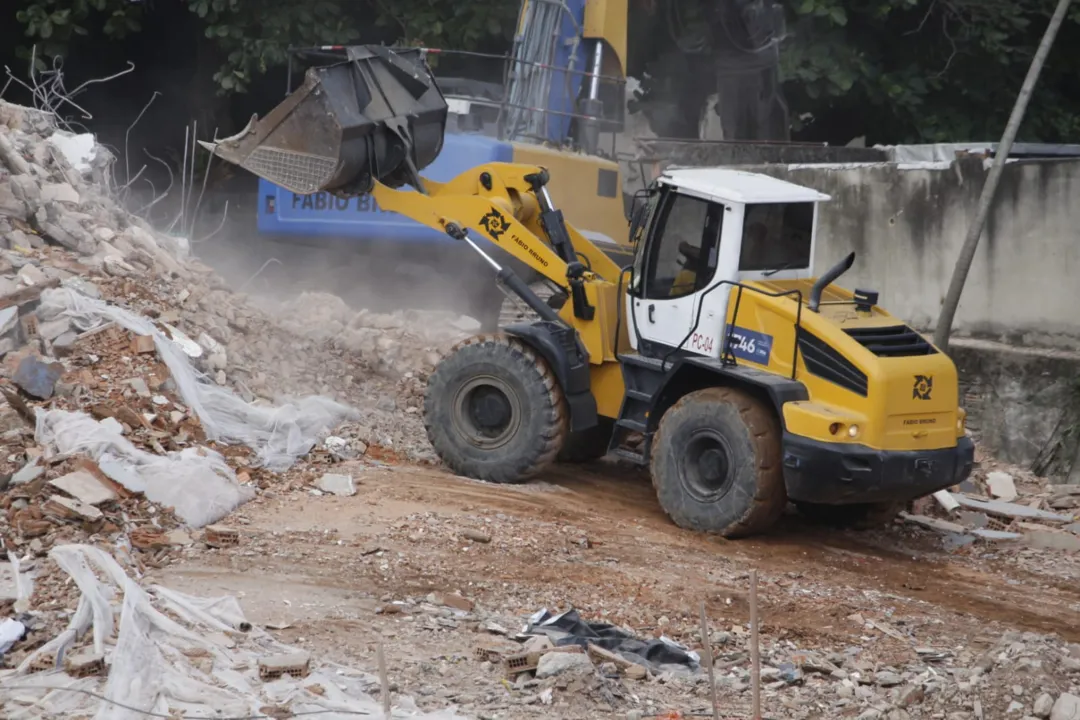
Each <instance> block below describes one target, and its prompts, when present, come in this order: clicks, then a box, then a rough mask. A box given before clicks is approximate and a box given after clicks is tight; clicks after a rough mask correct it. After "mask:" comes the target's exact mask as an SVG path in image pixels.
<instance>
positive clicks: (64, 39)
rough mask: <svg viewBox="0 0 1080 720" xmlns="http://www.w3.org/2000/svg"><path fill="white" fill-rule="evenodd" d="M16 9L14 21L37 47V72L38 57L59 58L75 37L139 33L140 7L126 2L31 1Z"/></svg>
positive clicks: (121, 35) (21, 4)
mask: <svg viewBox="0 0 1080 720" xmlns="http://www.w3.org/2000/svg"><path fill="white" fill-rule="evenodd" d="M17 7H19V9H18V10H16V11H15V19H16V20H17V21H18V22H19V23H20V24H21V25H22V26H23V27H24V28H25V34H26V37H27V38H30V39H31V41H32V43H33V44H35V45H36V46H37V49H38V52H37V57H38V60H39V63H38V65H39V68H41V67H44V61H43V60H41V58H42V57H51V56H56V55H63V54H64V51H65V50H66V49H67V45H68V43H69V42H70V41H71V40H72V39H73V38H74V37H75V36H80V35H90V34H91V33H93V32H100V33H101V34H103V35H104V36H105V37H107V38H109V39H121V38H123V37H125V36H127V35H129V34H131V33H135V32H138V31H139V30H141V29H142V23H141V18H142V13H143V5H142V3H133V2H129V0H34V1H33V2H19V3H18V4H17ZM24 54H25V53H24Z"/></svg>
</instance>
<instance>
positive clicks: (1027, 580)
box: [156, 463, 1080, 718]
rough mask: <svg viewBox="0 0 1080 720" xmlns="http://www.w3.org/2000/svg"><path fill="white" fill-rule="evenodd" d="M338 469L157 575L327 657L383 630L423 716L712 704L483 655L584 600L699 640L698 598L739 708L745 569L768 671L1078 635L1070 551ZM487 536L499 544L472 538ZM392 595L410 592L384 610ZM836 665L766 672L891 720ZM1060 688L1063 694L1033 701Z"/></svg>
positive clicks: (599, 468) (813, 695) (1077, 590)
mask: <svg viewBox="0 0 1080 720" xmlns="http://www.w3.org/2000/svg"><path fill="white" fill-rule="evenodd" d="M333 472H346V473H351V474H352V475H353V477H354V478H355V480H356V484H357V490H358V492H357V494H356V495H355V496H352V497H337V496H330V495H321V496H317V495H315V494H313V493H314V492H318V491H312V490H311V489H310V488H297V489H294V490H292V491H282V492H280V493H273V492H270V493H264V495H263V496H261V497H260V499H258V500H256V501H255V502H253V503H251V504H249V505H247V506H245V507H244V508H242V509H241V511H240V513H238V514H237V515H236V516H234V517H233V518H231V519H230V521H229V524H232V525H235V526H237V527H240V528H241V529H242V541H241V544H240V546H239V547H236V548H232V549H226V550H211V549H206V548H203V547H202V546H200V545H193V546H191V548H189V549H188V550H187V551H186V552H185V553H184V554H183V555H182V557H181V558H180V559H179V560H178V561H177V562H175V563H173V564H172V565H170V566H168V567H167V568H165V569H164V570H162V571H161V576H160V577H159V578H156V579H158V580H160V581H161V582H162V583H164V584H166V585H169V586H172V587H175V588H176V589H180V590H185V591H189V592H193V593H197V594H200V595H220V594H235V595H238V596H239V597H240V598H241V604H242V605H243V607H244V609H245V611H246V612H247V614H248V615H249V618H250V619H251V620H252V621H253V622H255V623H258V624H262V625H265V626H270V627H280V628H281V629H280V630H279V631H277V632H276V634H277V635H278V636H279V637H280V639H281V640H283V641H285V642H289V643H295V644H297V645H299V646H301V647H304V648H306V649H309V650H311V651H312V653H313V654H314V655H315V656H318V657H325V658H327V659H332V660H336V661H341V662H350V663H352V664H354V665H358V666H361V667H368V668H372V667H374V653H375V645H376V643H379V642H381V643H383V644H384V647H385V652H386V653H387V656H388V658H389V668H390V678H391V681H393V682H394V684H395V686H396V688H397V689H398V690H399V691H400V692H403V693H406V694H409V695H412V696H413V697H414V698H416V699H417V701H418V703H419V704H420V706H421V707H431V708H434V707H437V706H441V705H445V704H448V703H455V704H458V705H460V706H461V707H462V709H463V710H464V711H465V712H469V713H477V716H478V717H490V718H512V717H520V716H523V715H529V714H536V715H539V716H544V717H565V718H579V717H580V718H587V717H595V716H597V715H598V714H602V715H611V714H615V715H617V716H619V717H622V716H625V714H626V713H627V712H630V711H633V710H635V709H637V711H638V712H641V713H644V714H645V715H648V714H649V713H655V714H659V713H662V712H669V711H681V712H684V713H687V712H691V713H692V712H695V711H699V712H700V711H703V710H704V709H705V708H706V707H707V703H708V699H707V696H708V691H707V686H706V685H705V684H703V683H704V681H703V680H702V679H698V680H689V681H687V680H685V679H679V678H673V677H667V678H665V677H660V678H653V679H652V680H651V681H640V682H637V683H633V682H631V681H629V680H620V681H612V680H607V681H606V684H605V683H604V682H602V683H600V685H599V686H597V685H596V684H595V682H594V684H593V685H591V686H590V685H589V684H587V683H582V682H580V681H579V682H578V684H577V686H575V685H573V684H568V683H567V682H565V681H563V682H562V683H558V684H556V686H555V688H554V690H555V691H556V692H555V693H554V695H553V696H552V695H548V696H547V697H543V696H542V695H538V694H537V692H536V691H537V689H539V688H541V687H543V686H542V685H537V681H535V680H533V681H532V683H533V685H532V686H530V685H529V683H528V682H522V681H518V682H516V683H514V682H507V681H505V680H504V679H503V674H502V671H501V669H500V668H499V667H498V666H494V665H491V664H487V663H484V664H482V663H480V662H478V661H476V660H475V659H473V650H474V648H475V647H477V646H478V645H484V644H490V643H491V642H502V643H503V644H506V643H507V641H506V639H505V638H499V637H498V636H496V635H492V634H491V633H489V632H486V631H485V630H484V627H485V626H486V625H487V624H488V623H491V622H495V623H497V625H499V626H501V627H502V628H505V629H507V630H509V631H510V632H511V633H514V632H517V631H518V630H519V629H520V628H521V627H522V626H523V624H524V622H525V620H526V618H527V617H528V616H529V615H531V614H532V613H534V612H535V611H537V610H539V609H541V608H548V609H551V610H553V611H554V610H556V609H560V610H561V609H567V608H571V607H572V608H576V609H577V610H578V611H579V612H580V614H581V616H582V617H583V618H584V619H586V620H590V621H603V622H610V623H616V624H619V625H624V626H628V627H629V628H632V629H634V630H635V632H637V633H638V634H639V635H640V636H642V637H651V636H654V635H659V634H661V633H663V634H665V635H667V636H668V637H670V638H673V639H675V640H677V641H679V642H682V643H684V644H686V645H687V646H690V647H694V648H700V647H701V643H700V641H699V637H700V635H699V633H698V628H699V608H700V603H701V602H702V601H704V602H705V605H706V608H707V614H708V618H709V622H710V625H711V630H712V631H713V632H712V646H713V649H714V650H715V651H716V652H717V653H718V659H717V667H718V668H724V667H725V666H726V667H727V668H728V669H729V670H730V672H728V673H726V674H725V673H724V672H721V673H720V675H721V678H720V682H719V685H720V689H719V697H720V706H721V708H722V709H723V712H724V713H725V717H726V716H731V717H746V716H748V714H747V711H748V709H749V692H748V691H747V683H746V682H745V676H746V672H747V670H746V668H747V667H748V663H747V656H746V652H745V649H746V648H745V645H746V643H745V640H746V628H747V627H748V624H747V623H748V620H749V602H748V587H749V574H750V571H751V570H757V571H758V578H759V591H758V594H759V598H760V613H761V619H762V632H763V640H762V645H763V648H764V651H763V652H764V660H763V662H764V664H765V666H766V667H771V666H772V665H778V664H780V661H782V660H783V659H784V658H786V657H790V656H793V655H796V654H797V653H799V652H817V653H821V654H822V656H823V657H824V656H826V655H828V654H830V653H831V654H832V655H833V656H835V655H836V654H837V653H838V652H839V653H843V652H845V651H846V653H847V655H848V656H849V657H854V656H858V657H859V658H860V659H861V660H860V661H859V662H862V663H864V664H865V668H864V670H865V671H866V672H869V671H872V670H877V669H878V668H882V667H889V668H902V667H911V666H913V664H916V665H917V664H918V663H919V662H920V658H922V657H925V656H926V655H927V653H929V652H930V651H931V650H932V651H934V652H944V653H945V654H949V655H952V656H953V658H954V660H950V661H949V662H948V664H950V665H951V664H954V663H955V664H958V665H963V664H965V663H966V664H970V663H972V662H973V659H974V658H977V657H978V656H979V655H980V654H981V653H984V652H986V651H987V650H989V649H991V648H992V647H993V646H994V645H995V643H1000V638H1001V637H1002V636H1003V634H1004V636H1005V637H1006V638H1009V637H1015V636H1016V634H1015V633H1013V634H1012V635H1010V634H1009V631H1031V632H1032V633H1038V634H1040V635H1042V634H1056V635H1057V636H1058V638H1059V639H1060V640H1063V641H1066V642H1076V641H1080V587H1078V586H1077V583H1076V580H1075V577H1076V573H1075V572H1074V570H1075V566H1074V565H1070V564H1069V563H1068V561H1067V560H1065V559H1063V556H1060V555H1059V556H1056V557H1055V556H1046V555H1045V554H1042V555H1038V557H1035V558H1033V557H1030V555H1031V554H1030V553H1028V552H1026V551H1022V550H1015V549H1000V548H995V547H988V546H977V547H974V548H973V547H970V546H969V547H967V548H964V549H963V550H960V551H957V552H954V553H950V552H947V551H946V550H944V549H943V547H942V545H941V540H940V537H939V536H937V535H933V534H929V533H926V532H924V531H922V530H916V529H912V528H910V527H908V526H902V525H899V524H897V525H894V526H892V527H889V528H886V529H883V530H880V531H874V532H855V531H850V532H849V531H838V530H831V529H823V528H820V527H811V526H809V525H807V524H806V523H804V522H803V521H801V520H800V519H799V518H798V517H797V516H793V515H792V516H789V517H786V518H785V519H784V520H783V521H782V523H781V524H780V526H779V527H778V528H777V529H776V531H775V532H774V533H772V534H771V535H769V536H766V537H761V538H757V539H750V540H740V541H725V540H722V539H718V538H714V537H708V536H702V535H698V534H695V533H691V532H688V531H683V530H681V529H679V528H677V527H675V526H674V525H673V524H672V523H671V522H670V521H669V520H668V519H667V517H666V516H665V515H664V514H663V513H662V511H661V510H660V509H659V507H658V505H657V503H656V500H655V496H654V494H653V492H652V488H651V486H650V485H649V481H648V478H647V476H646V475H644V474H642V473H640V472H637V471H630V470H627V469H625V468H623V467H621V466H615V465H612V464H608V463H599V464H594V465H591V466H586V467H559V468H557V469H556V470H554V471H552V472H550V473H548V474H547V475H546V476H545V477H544V478H543V479H542V480H541V481H537V482H533V483H531V484H527V485H523V486H492V485H487V484H482V483H478V482H473V481H470V480H466V479H462V478H458V477H454V476H452V475H449V474H447V473H444V472H441V471H438V470H433V469H428V468H421V467H413V466H406V465H397V466H395V465H379V466H375V467H373V466H371V465H370V464H363V465H361V464H357V465H336V466H334V467H333ZM477 536H479V537H480V538H481V539H484V536H487V537H489V538H490V542H481V541H477V540H475V539H470V537H477ZM1024 558H1026V559H1024ZM1018 559H1019V560H1018ZM1040 559H1041V560H1042V561H1040ZM452 592H459V593H460V594H461V595H462V596H464V597H466V598H468V599H469V600H471V601H474V602H475V603H476V607H475V608H474V610H473V611H472V612H471V613H468V614H467V615H465V614H463V613H451V612H450V611H449V610H448V609H447V608H436V607H435V605H432V604H431V600H432V598H431V597H429V596H430V594H431V593H452ZM425 598H427V601H425ZM392 602H399V603H401V604H399V605H398V606H397V607H396V608H389V609H388V603H392ZM399 610H403V611H399ZM500 632H501V631H500ZM1024 637H1028V638H1029V639H1030V638H1032V637H1034V636H1033V635H1030V634H1029V635H1028V636H1024ZM509 645H511V646H512V645H513V643H509ZM725 658H726V660H727V662H725ZM833 661H834V662H840V661H842V658H837V657H833ZM858 666H859V665H858V663H856V667H858ZM948 672H949V673H952V674H954V675H960V674H962V673H960V672H953V670H951V669H950V670H949V671H948ZM766 676H767V677H769V674H768V671H767V673H766ZM841 676H846V674H845V673H844V672H843V671H842V670H840V671H837V672H836V673H833V674H832V675H831V676H830V675H821V676H819V675H813V676H808V677H807V679H806V681H805V682H800V683H799V685H800V686H801V687H797V688H794V689H789V686H787V685H785V683H783V682H780V683H779V685H782V686H784V687H774V686H775V685H776V683H772V684H771V685H770V686H769V689H768V690H767V691H766V698H765V699H766V708H765V710H766V716H770V717H788V716H790V717H818V716H822V717H825V716H828V717H833V716H838V717H848V716H850V717H856V716H858V717H867V718H868V717H885V715H883V714H880V713H879V714H878V715H873V714H871V715H867V714H866V712H871V711H873V707H871V708H870V710H864V707H865V706H866V705H867V704H868V703H869V704H871V705H872V704H873V703H874V702H876V701H878V700H881V701H882V702H883V703H885V701H887V700H888V701H890V702H891V700H892V698H890V697H889V696H888V695H887V694H883V695H880V697H878V696H876V695H875V696H873V697H866V698H863V700H864V702H863V704H862V705H859V703H858V699H859V697H862V696H858V697H857V698H856V699H855V701H853V702H850V703H849V702H848V699H847V698H846V696H845V693H844V692H843V691H839V694H837V691H836V689H834V688H839V687H840V684H839V682H838V681H839V680H842V679H843V678H842V677H841ZM773 679H775V678H773ZM1039 682H1040V683H1045V682H1046V679H1045V678H1042V679H1040V680H1039ZM1037 684H1038V683H1037ZM560 685H561V687H560ZM1016 689H1023V688H1019V687H1017V686H1014V688H1013V690H1016ZM1047 689H1049V690H1050V691H1051V692H1054V691H1057V692H1063V691H1065V690H1066V689H1068V685H1067V684H1066V685H1063V686H1060V687H1056V688H1046V687H1037V688H1032V689H1031V690H1030V692H1031V693H1037V692H1040V691H1043V690H1047ZM1025 692H1027V690H1025ZM989 693H990V696H988V697H987V698H986V699H984V700H983V701H982V702H981V703H972V702H971V700H970V699H968V700H967V701H966V703H965V702H964V701H963V700H962V699H961V700H960V701H959V705H958V706H957V707H958V708H959V714H956V713H955V712H954V713H953V714H950V715H949V717H950V718H962V717H978V716H979V714H978V713H979V712H981V711H982V710H981V708H982V705H983V704H984V703H985V704H986V705H987V707H988V708H989V707H993V706H994V705H995V703H996V700H995V699H994V698H993V688H992V687H991V688H990V690H989ZM1006 694H1007V695H1008V693H1006ZM946 695H947V693H946ZM1017 697H1018V698H1021V700H1022V694H1021V695H1020V696H1017ZM976 699H977V698H976ZM808 700H809V701H811V702H810V703H809V705H808V704H807V701H808ZM1006 700H1007V701H1013V697H1012V696H1011V695H1010V696H1009V697H1007V698H1003V699H1001V701H1002V703H1004V702H1005V701H1006ZM545 702H551V703H552V705H553V707H546V706H545V704H544V703H545ZM814 703H816V706H815V704H814ZM885 704H886V705H887V704H889V703H885ZM792 705H794V707H789V706H792ZM814 707H817V708H818V709H819V710H820V712H821V713H822V714H821V715H817V714H814V713H815V710H814ZM879 707H884V705H882V704H881V703H879ZM965 707H970V708H973V714H965V711H964V708H965ZM998 709H999V710H1000V711H1001V712H1002V713H1004V712H1005V706H1004V704H1002V705H1001V707H1000V708H997V709H995V710H993V711H990V710H988V711H987V714H986V715H985V717H991V718H994V717H1005V715H1004V714H1000V715H999V714H996V713H997V710H998ZM860 712H862V713H863V714H859V713H860ZM904 712H907V713H908V715H907V717H924V716H925V717H931V716H934V717H945V715H944V714H942V715H937V714H936V712H934V713H932V711H931V709H930V708H929V707H926V708H925V713H926V714H925V715H924V714H923V712H922V711H918V710H917V708H913V707H908V709H907V710H906V711H904ZM888 717H894V716H888ZM895 717H902V716H895Z"/></svg>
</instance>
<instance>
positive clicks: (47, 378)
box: [11, 356, 64, 400]
mask: <svg viewBox="0 0 1080 720" xmlns="http://www.w3.org/2000/svg"><path fill="white" fill-rule="evenodd" d="M63 374H64V366H63V365H62V364H60V363H57V362H43V361H42V360H40V359H38V358H36V357H33V356H27V357H25V358H23V359H22V362H20V363H19V367H18V369H17V370H16V371H15V374H14V375H12V376H11V382H13V383H15V385H17V386H18V387H19V389H20V390H22V391H23V392H25V393H26V394H27V395H29V396H31V397H35V398H38V399H39V400H48V399H49V398H51V397H52V395H53V390H54V389H55V388H56V381H57V380H59V379H60V376H61V375H63Z"/></svg>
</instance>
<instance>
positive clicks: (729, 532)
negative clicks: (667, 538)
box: [650, 387, 787, 538]
mask: <svg viewBox="0 0 1080 720" xmlns="http://www.w3.org/2000/svg"><path fill="white" fill-rule="evenodd" d="M781 456H782V453H781V431H780V423H779V420H778V419H777V417H776V413H775V412H774V411H773V409H772V408H771V407H769V406H768V405H766V404H765V403H763V402H761V401H760V400H758V399H757V398H755V397H754V396H752V395H748V394H747V393H744V392H741V391H739V390H735V389H733V388H726V387H717V388H706V389H704V390H697V391H695V392H692V393H690V394H688V395H686V396H684V397H683V398H682V399H680V400H679V401H678V402H676V403H675V404H674V405H672V406H671V408H670V409H669V410H668V411H667V412H666V413H664V416H663V417H662V418H661V420H660V427H659V430H658V432H657V435H656V441H655V444H654V446H653V455H652V463H651V468H650V469H651V471H652V478H653V486H654V487H655V488H656V494H657V497H658V498H659V500H660V506H661V507H662V508H663V509H664V512H666V513H667V514H668V516H669V517H670V518H671V519H672V520H673V521H674V522H675V524H676V525H678V526H679V527H683V528H687V529H690V530H697V531H700V532H710V533H718V534H720V535H723V536H725V537H731V538H734V537H743V536H746V535H753V534H755V533H759V532H763V531H765V530H767V529H769V528H770V527H771V526H772V525H773V524H775V523H776V521H777V520H778V519H779V518H780V516H781V514H783V512H784V507H785V506H786V504H787V493H786V491H785V489H784V474H783V468H782V467H781Z"/></svg>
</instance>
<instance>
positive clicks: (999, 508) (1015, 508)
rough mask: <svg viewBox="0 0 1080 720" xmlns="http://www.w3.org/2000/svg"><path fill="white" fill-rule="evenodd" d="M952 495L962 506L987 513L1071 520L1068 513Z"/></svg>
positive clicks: (1012, 516) (1028, 518)
mask: <svg viewBox="0 0 1080 720" xmlns="http://www.w3.org/2000/svg"><path fill="white" fill-rule="evenodd" d="M953 497H954V498H956V501H957V502H958V503H960V505H961V506H962V507H966V508H968V509H971V510H981V511H982V512H984V513H986V514H988V515H996V516H998V517H1007V518H1012V519H1026V520H1043V521H1046V522H1058V523H1067V522H1070V521H1071V520H1072V518H1071V517H1069V516H1068V515H1058V514H1057V513H1052V512H1047V511H1045V510H1039V509H1037V508H1031V507H1027V506H1026V505H1017V504H1016V503H1009V502H1004V501H1002V500H978V499H976V498H971V497H968V496H967V495H956V494H953Z"/></svg>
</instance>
